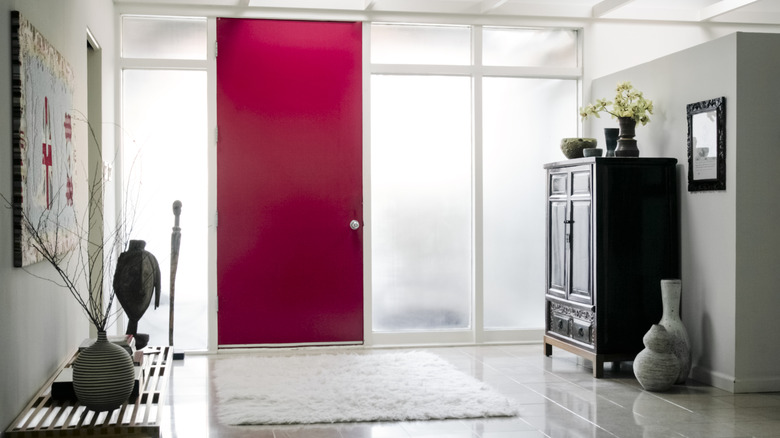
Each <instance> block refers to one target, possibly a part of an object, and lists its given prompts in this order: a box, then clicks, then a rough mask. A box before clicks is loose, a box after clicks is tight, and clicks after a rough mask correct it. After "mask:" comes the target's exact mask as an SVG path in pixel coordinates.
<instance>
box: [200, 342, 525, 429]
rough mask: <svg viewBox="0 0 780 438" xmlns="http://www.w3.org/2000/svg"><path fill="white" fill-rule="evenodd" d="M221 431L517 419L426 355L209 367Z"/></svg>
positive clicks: (511, 409) (222, 362)
mask: <svg viewBox="0 0 780 438" xmlns="http://www.w3.org/2000/svg"><path fill="white" fill-rule="evenodd" d="M214 386H215V388H216V391H217V400H218V403H217V416H218V418H219V421H220V422H222V423H223V424H230V425H249V424H311V423H336V422H359V421H404V420H406V421H408V420H434V419H447V418H481V417H495V416H514V415H517V412H518V410H517V406H516V405H515V404H514V403H513V402H512V401H511V400H510V399H508V398H507V397H505V396H503V395H501V394H499V393H498V392H496V391H494V390H493V389H491V388H489V387H488V386H487V385H485V384H484V383H483V382H480V381H479V380H477V379H474V378H473V377H471V376H468V375H466V374H464V373H462V372H461V371H458V370H457V369H455V367H454V366H453V365H452V364H450V363H449V362H447V361H445V360H443V359H441V358H440V357H438V356H436V355H434V354H432V353H426V352H403V353H370V354H318V355H297V356H271V357H268V356H262V357H261V356H240V357H231V358H224V359H218V360H217V361H216V362H215V369H214Z"/></svg>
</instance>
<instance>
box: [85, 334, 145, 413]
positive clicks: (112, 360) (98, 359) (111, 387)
mask: <svg viewBox="0 0 780 438" xmlns="http://www.w3.org/2000/svg"><path fill="white" fill-rule="evenodd" d="M134 383H135V369H134V367H133V359H132V358H131V357H130V355H129V354H127V351H126V350H125V349H124V348H122V347H120V346H119V345H116V344H114V343H112V342H110V341H109V340H108V338H107V337H106V332H104V331H101V332H98V337H97V341H95V343H94V344H92V345H90V346H89V347H87V348H85V349H84V350H81V352H79V355H78V356H77V357H76V360H75V361H74V362H73V390H74V391H75V392H76V398H77V399H78V401H79V403H80V404H82V405H84V406H86V407H87V408H88V409H91V410H93V411H96V412H103V411H112V410H114V409H117V408H119V407H120V406H122V405H123V404H124V403H125V402H126V401H127V400H128V399H129V398H130V394H131V393H132V392H133V384H134Z"/></svg>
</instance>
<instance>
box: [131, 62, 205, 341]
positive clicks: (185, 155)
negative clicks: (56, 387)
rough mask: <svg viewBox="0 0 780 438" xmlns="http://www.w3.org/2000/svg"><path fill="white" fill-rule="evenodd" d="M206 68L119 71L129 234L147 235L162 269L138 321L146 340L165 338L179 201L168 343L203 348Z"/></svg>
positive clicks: (148, 247)
mask: <svg viewBox="0 0 780 438" xmlns="http://www.w3.org/2000/svg"><path fill="white" fill-rule="evenodd" d="M206 85H207V81H206V72H205V71H169V70H125V71H124V72H123V75H122V93H123V108H122V114H123V117H122V132H123V134H124V138H123V142H122V147H123V156H122V166H123V180H124V181H125V185H127V186H128V187H130V190H129V193H128V194H127V195H128V196H127V197H128V200H129V201H130V202H132V203H133V204H135V209H134V210H135V214H136V217H135V221H134V228H133V232H132V233H131V235H130V238H131V239H140V240H145V241H146V250H147V251H149V252H151V253H152V254H154V255H155V257H156V258H157V261H158V262H159V264H160V270H161V272H162V296H161V299H160V307H159V308H158V309H156V310H155V309H154V306H153V305H152V306H150V307H149V309H148V310H147V311H146V314H144V316H143V317H142V318H141V321H140V322H139V324H138V331H139V333H148V334H149V335H150V340H149V344H150V345H168V318H169V309H170V307H169V302H170V287H169V286H170V252H171V231H172V230H171V229H172V227H173V225H174V216H173V209H172V204H173V202H174V201H175V200H177V199H178V200H180V201H181V202H182V212H181V224H180V226H181V236H182V237H181V249H180V251H181V252H180V255H179V264H178V271H177V274H176V282H175V292H176V293H175V301H174V309H175V318H174V319H175V330H174V345H175V346H176V347H177V348H179V349H185V350H205V349H206V348H207V346H208V345H207V340H208V336H207V335H208V331H207V330H208V324H207V313H206V310H207V307H206V303H207V302H208V301H207V283H208V281H207V280H208V279H207V276H206V271H207V254H208V249H207V231H208V230H207V227H208V223H207V207H208V206H207V198H208V185H207V182H208V179H207V177H206V175H208V167H207V164H206V159H207V134H208V133H207V129H206V126H207V123H206V115H207V112H206V109H207V102H206V97H207V93H206V89H207V87H206Z"/></svg>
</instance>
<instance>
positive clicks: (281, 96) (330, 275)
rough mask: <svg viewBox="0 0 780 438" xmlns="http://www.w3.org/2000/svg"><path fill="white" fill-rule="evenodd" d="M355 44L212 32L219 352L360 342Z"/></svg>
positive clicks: (323, 33) (288, 31)
mask: <svg viewBox="0 0 780 438" xmlns="http://www.w3.org/2000/svg"><path fill="white" fill-rule="evenodd" d="M361 43H362V40H361V24H360V23H341V22H301V21H278V20H253V19H227V18H221V19H218V21H217V44H218V53H217V119H218V132H219V139H218V144H217V214H218V227H217V287H218V291H217V293H218V297H219V308H218V316H217V321H218V324H217V325H218V343H219V346H220V347H230V346H238V345H256V344H314V343H326V344H327V343H345V342H346V343H359V342H362V341H363V228H362V226H363V189H362V63H361V53H362V51H361ZM353 220H354V221H357V222H358V223H359V225H360V227H359V228H358V229H357V230H353V229H352V228H351V227H350V222H351V221H353Z"/></svg>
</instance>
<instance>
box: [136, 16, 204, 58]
mask: <svg viewBox="0 0 780 438" xmlns="http://www.w3.org/2000/svg"><path fill="white" fill-rule="evenodd" d="M206 29H207V27H206V19H205V18H201V17H192V18H190V17H143V16H133V15H125V16H123V17H122V57H123V58H149V59H206Z"/></svg>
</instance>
